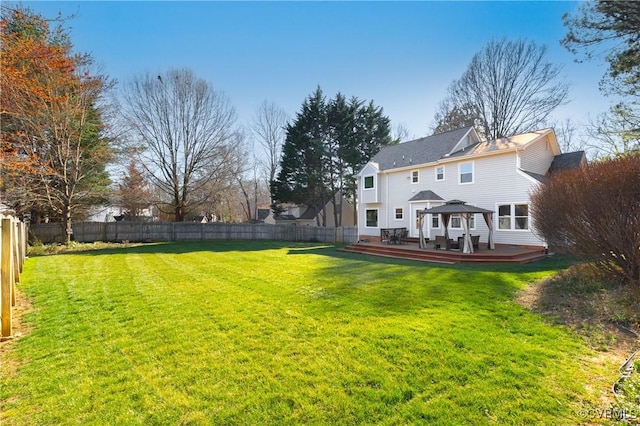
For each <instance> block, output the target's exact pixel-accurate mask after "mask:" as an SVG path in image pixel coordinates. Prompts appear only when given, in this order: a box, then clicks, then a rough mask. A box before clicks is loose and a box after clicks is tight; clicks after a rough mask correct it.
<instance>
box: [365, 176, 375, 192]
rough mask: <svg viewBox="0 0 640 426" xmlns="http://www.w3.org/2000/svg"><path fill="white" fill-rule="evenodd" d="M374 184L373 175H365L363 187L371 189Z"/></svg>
mask: <svg viewBox="0 0 640 426" xmlns="http://www.w3.org/2000/svg"><path fill="white" fill-rule="evenodd" d="M374 185H375V181H374V179H373V176H365V177H364V189H372V188H373V187H374Z"/></svg>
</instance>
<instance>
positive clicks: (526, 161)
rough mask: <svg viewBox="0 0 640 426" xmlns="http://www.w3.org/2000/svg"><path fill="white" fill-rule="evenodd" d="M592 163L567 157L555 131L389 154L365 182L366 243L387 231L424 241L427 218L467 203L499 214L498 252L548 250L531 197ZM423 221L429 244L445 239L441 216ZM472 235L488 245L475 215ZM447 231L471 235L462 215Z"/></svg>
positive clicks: (441, 140)
mask: <svg viewBox="0 0 640 426" xmlns="http://www.w3.org/2000/svg"><path fill="white" fill-rule="evenodd" d="M585 161H586V160H585V155H584V152H576V153H568V154H562V153H561V152H560V148H559V145H558V142H557V140H556V136H555V133H554V131H553V130H552V129H544V130H539V131H534V132H530V133H525V134H521V135H516V136H512V137H508V138H502V139H497V140H493V141H482V140H480V138H479V136H478V134H477V133H476V131H475V130H474V129H473V127H467V128H462V129H458V130H452V131H449V132H445V133H440V134H436V135H432V136H428V137H424V138H421V139H417V140H413V141H409V142H405V143H401V144H398V145H392V146H388V147H385V148H383V149H382V150H381V151H380V152H379V153H378V154H377V155H375V156H374V157H373V158H372V159H371V161H370V162H369V163H367V164H366V165H365V166H364V168H363V169H362V170H361V171H360V173H359V175H358V234H359V238H360V239H368V240H372V241H375V240H376V239H378V238H379V237H380V230H381V229H383V228H407V229H408V232H409V236H413V237H418V236H419V231H420V230H419V228H418V226H419V224H420V221H419V218H420V212H421V211H423V210H425V209H428V208H432V207H436V206H441V205H444V204H445V203H446V201H448V200H463V201H465V202H466V203H467V204H468V205H470V206H475V207H479V208H482V209H487V210H491V211H493V212H494V213H493V215H492V216H493V219H492V220H493V223H492V224H493V229H494V232H493V241H494V242H495V243H496V244H509V245H522V246H531V247H545V246H546V242H545V241H544V240H542V239H541V238H540V237H538V236H537V235H536V232H535V224H534V223H533V222H532V220H531V216H530V199H529V194H530V193H531V191H532V190H533V189H534V188H536V186H538V185H539V184H540V182H541V181H543V180H544V179H545V176H546V175H547V174H548V173H550V171H551V172H553V171H555V170H561V169H566V168H571V167H577V166H580V165H581V164H583V163H584V162H585ZM424 219H426V220H423V221H422V227H423V232H424V236H425V237H428V238H430V239H435V237H436V235H442V234H443V233H444V224H443V223H441V217H440V215H428V217H426V218H424ZM470 227H471V230H470V234H472V235H480V241H484V242H486V241H487V238H488V234H489V228H488V225H487V224H486V223H485V221H484V220H483V217H482V215H479V214H475V215H472V216H471V220H470ZM448 231H449V236H450V237H452V238H454V239H455V238H457V237H458V236H461V235H462V234H463V233H464V231H463V224H462V223H461V217H460V216H459V215H452V216H451V218H450V221H449V226H448Z"/></svg>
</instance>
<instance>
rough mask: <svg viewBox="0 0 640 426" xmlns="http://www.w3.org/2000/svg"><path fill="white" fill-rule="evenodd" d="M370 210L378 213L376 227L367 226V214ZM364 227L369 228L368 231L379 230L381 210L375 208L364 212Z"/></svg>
mask: <svg viewBox="0 0 640 426" xmlns="http://www.w3.org/2000/svg"><path fill="white" fill-rule="evenodd" d="M369 210H375V211H376V216H378V224H377V225H376V226H369V225H367V212H368V211H369ZM364 227H365V228H368V229H379V228H380V209H378V208H375V209H365V210H364Z"/></svg>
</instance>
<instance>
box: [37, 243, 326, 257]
mask: <svg viewBox="0 0 640 426" xmlns="http://www.w3.org/2000/svg"><path fill="white" fill-rule="evenodd" d="M319 244H320V243H305V242H301V243H298V242H290V241H259V240H255V241H233V240H211V241H181V242H158V243H122V244H121V243H110V244H108V245H107V246H103V245H94V244H79V245H77V246H72V247H69V248H64V247H61V248H60V252H57V253H44V254H41V253H37V252H35V253H30V254H29V256H32V257H37V256H43V255H45V256H46V255H70V254H71V255H86V256H103V255H114V254H181V253H194V252H214V253H215V252H220V253H222V252H234V251H238V252H251V251H263V250H279V249H283V248H292V249H297V248H300V249H302V250H304V249H305V248H306V247H317V246H318V245H319Z"/></svg>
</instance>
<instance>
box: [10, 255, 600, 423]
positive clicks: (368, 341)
mask: <svg viewBox="0 0 640 426" xmlns="http://www.w3.org/2000/svg"><path fill="white" fill-rule="evenodd" d="M566 266H568V264H567V263H566V262H565V261H563V260H562V259H556V260H546V261H543V262H537V263H535V264H530V265H525V266H522V265H518V266H499V267H498V266H495V265H494V266H455V267H451V266H436V265H433V264H427V263H418V262H411V261H398V260H389V259H376V258H369V257H364V256H360V255H355V254H348V253H343V252H339V251H337V250H336V247H335V246H327V245H319V244H286V243H264V242H242V243H241V242H216V243H175V244H153V245H145V246H137V247H125V248H114V249H100V250H93V251H87V252H74V253H69V254H57V255H51V256H43V257H35V258H30V259H29V260H28V261H27V263H26V267H25V271H24V273H23V275H22V279H23V282H22V283H20V285H19V287H20V289H21V290H22V292H24V293H25V294H26V296H27V297H28V298H29V299H30V300H32V301H33V305H34V309H33V312H31V313H29V314H26V315H25V316H24V319H23V320H24V322H25V323H26V327H28V328H29V329H30V330H31V331H30V332H29V333H28V334H27V335H26V336H24V337H22V338H20V339H18V340H17V341H16V342H13V343H12V346H11V348H10V349H9V350H6V351H4V352H2V355H3V358H4V359H3V361H2V373H3V374H2V379H1V381H0V384H1V388H0V397H1V398H0V400H1V401H2V402H1V403H0V421H1V423H2V424H3V425H14V424H15V425H19V424H29V425H30V424H127V425H129V424H145V425H146V424H411V423H423V424H474V425H475V424H490V423H505V424H575V423H578V422H580V421H584V419H582V418H580V416H579V413H580V412H581V411H580V410H581V409H582V408H584V407H591V406H594V405H595V404H597V403H598V402H597V400H596V399H597V395H594V391H593V390H589V385H590V383H589V382H590V380H591V378H592V377H593V376H596V375H600V374H602V372H601V371H596V370H595V368H596V367H593V366H590V365H589V364H587V363H585V362H584V360H585V359H586V358H587V357H588V356H590V355H591V353H592V352H591V349H590V348H588V346H587V345H586V344H585V343H584V342H583V341H582V340H581V339H580V338H579V337H577V336H575V335H574V334H573V333H571V331H570V330H568V329H567V328H564V327H560V326H557V325H553V324H551V323H550V322H549V321H546V320H545V318H543V317H541V316H539V315H536V314H533V313H530V312H528V311H527V310H526V309H524V308H523V307H521V306H520V305H518V304H517V303H515V302H514V298H515V295H516V294H517V292H518V291H519V290H521V289H522V288H524V287H525V286H527V284H528V283H531V282H533V281H536V280H540V279H542V278H545V277H547V276H550V275H551V274H553V273H554V272H555V271H556V270H558V269H560V268H565V267H566Z"/></svg>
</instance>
